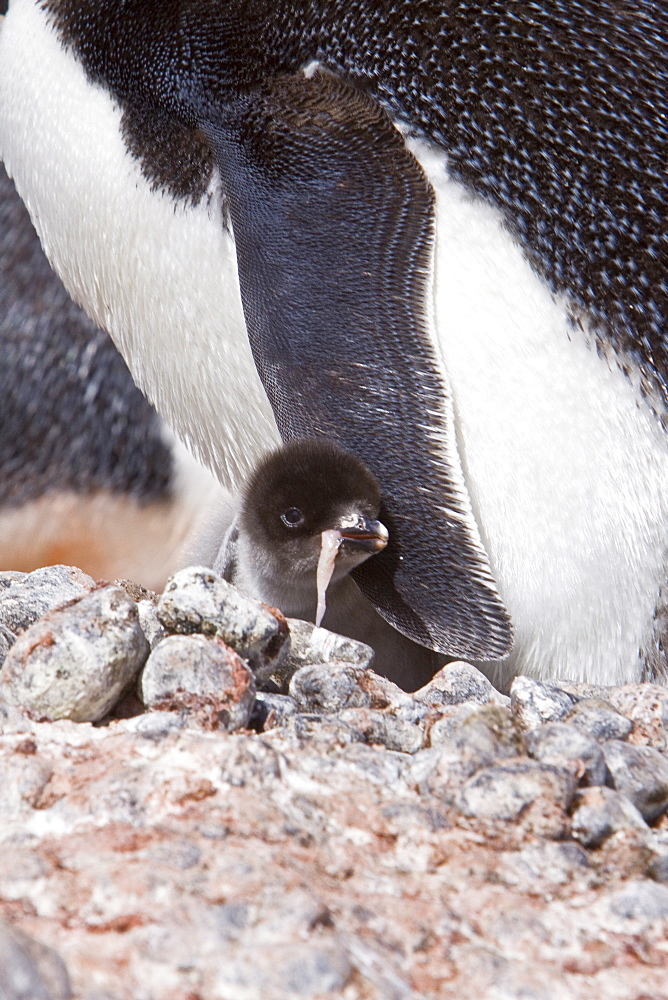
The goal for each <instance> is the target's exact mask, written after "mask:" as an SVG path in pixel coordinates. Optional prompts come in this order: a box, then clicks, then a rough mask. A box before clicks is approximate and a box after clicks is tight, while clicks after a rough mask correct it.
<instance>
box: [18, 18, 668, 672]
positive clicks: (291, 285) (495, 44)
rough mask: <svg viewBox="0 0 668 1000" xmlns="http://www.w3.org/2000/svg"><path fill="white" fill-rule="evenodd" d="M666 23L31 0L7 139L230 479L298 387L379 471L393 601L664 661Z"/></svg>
mask: <svg viewBox="0 0 668 1000" xmlns="http://www.w3.org/2000/svg"><path fill="white" fill-rule="evenodd" d="M667 24H668V14H667V13H666V12H665V11H664V10H663V8H662V7H661V6H660V5H657V4H655V3H651V2H649V0H640V2H633V3H632V2H630V0H627V2H623V0H622V2H615V3H612V2H609V0H584V2H583V3H579V4H577V5H571V4H567V3H563V2H560V0H549V2H548V0H537V2H535V3H532V4H530V5H528V6H527V5H518V4H514V3H512V2H509V0H505V2H504V0H486V2H484V0H480V2H477V3H470V2H467V3H464V2H461V3H460V2H453V3H449V2H448V3H445V2H443V0H441V2H433V0H432V2H429V0H427V2H422V3H419V4H416V3H414V2H400V3H396V2H392V3H390V2H389V0H388V2H375V0H374V2H373V3H372V2H370V0H350V2H343V0H342V2H337V3H332V2H331V0H315V2H314V0H308V2H307V0H297V2H295V0H290V2H287V0H278V2H271V3H270V2H265V0H255V2H251V3H248V2H241V0H218V2H217V0H181V2H178V0H160V2H158V0H129V2H125V3H123V4H118V3H117V2H115V0H11V2H10V5H9V11H8V14H7V16H6V18H5V25H4V27H3V29H2V33H1V35H0V109H1V110H0V151H1V152H2V155H3V157H4V159H5V160H6V163H7V166H8V169H9V171H10V172H11V173H12V175H13V176H14V177H15V180H16V183H17V187H18V189H19V191H20V193H21V195H22V197H24V199H25V200H26V203H27V205H28V207H29V209H30V211H31V213H32V215H33V217H34V219H35V222H36V225H37V228H38V231H39V232H40V235H41V238H42V241H43V244H44V246H45V249H46V251H47V254H48V255H49V257H50V259H51V260H52V262H53V264H54V266H55V267H56V269H57V270H58V271H59V272H60V273H61V274H62V276H63V279H64V281H65V283H66V285H67V287H68V288H69V290H70V292H71V293H72V294H73V295H74V297H75V298H76V299H78V300H79V301H81V302H82V303H84V304H85V306H86V308H87V309H88V310H89V312H90V313H91V315H92V316H93V317H94V318H95V319H97V320H98V322H100V323H102V324H103V325H104V326H105V327H106V328H107V329H108V330H109V331H110V332H111V334H112V336H113V337H114V338H115V340H116V342H117V343H118V345H119V346H120V349H121V351H122V352H123V353H124V355H125V357H126V358H127V360H128V363H129V366H130V368H131V371H132V372H133V375H134V377H135V378H136V380H137V381H138V383H139V384H140V386H141V387H142V388H143V389H144V390H145V391H146V392H147V394H148V395H149V397H150V398H151V399H152V400H153V402H154V403H155V404H156V406H157V407H158V409H159V410H161V411H162V412H163V413H164V414H165V415H166V416H167V418H168V419H169V420H170V422H171V423H172V424H173V425H174V426H175V427H176V429H177V430H178V432H179V433H180V434H181V435H182V436H183V437H184V439H185V440H186V441H188V442H189V443H191V445H192V446H193V447H194V448H196V450H197V451H198V453H199V454H200V456H201V457H202V458H204V460H205V461H207V462H208V463H209V464H210V465H211V466H212V467H213V468H215V469H216V470H217V471H218V473H219V475H221V476H223V477H224V476H226V475H230V476H236V475H238V473H239V471H243V470H245V468H246V467H247V465H249V464H252V462H253V461H254V459H255V457H256V456H257V454H258V453H259V452H260V451H262V450H264V449H265V448H266V445H267V443H268V441H269V440H270V439H272V438H273V437H274V436H275V429H274V423H273V421H272V413H273V417H274V418H275V422H276V424H277V426H278V429H279V431H280V433H281V435H282V436H283V437H284V438H292V437H295V436H298V435H308V434H316V435H321V436H327V437H331V438H333V439H334V440H336V441H338V442H339V443H340V444H341V445H343V446H344V447H347V448H349V449H350V450H352V451H354V452H356V453H358V454H359V455H360V456H361V457H362V458H363V459H364V461H365V462H366V463H367V465H368V466H369V467H370V468H371V469H372V470H373V471H374V472H375V474H376V475H377V477H378V479H379V481H380V484H381V489H382V493H383V497H384V498H386V502H385V509H384V510H382V511H381V517H382V520H383V522H384V523H385V524H387V526H388V528H389V531H390V537H391V539H392V543H391V544H390V545H389V546H388V548H387V550H386V551H385V552H383V553H381V554H380V555H378V556H377V557H376V558H374V559H373V560H371V561H370V562H369V563H367V564H365V565H364V566H362V567H360V568H359V569H358V570H356V571H355V572H356V578H357V580H358V582H359V584H360V586H361V587H362V589H363V590H364V592H365V593H366V594H367V595H368V596H369V597H370V598H371V599H372V600H373V602H374V603H375V604H376V606H377V607H378V608H379V610H380V611H381V613H382V614H383V616H384V617H385V618H387V619H388V620H389V621H391V622H392V623H393V624H394V625H396V626H397V627H398V628H399V629H401V630H402V631H403V632H405V633H406V634H407V635H409V636H410V637H411V638H414V639H416V640H417V641H419V642H422V643H424V644H425V645H428V646H432V647H433V648H436V649H439V650H441V651H443V652H445V653H448V654H451V655H457V656H465V657H468V658H472V659H475V660H477V661H485V662H488V663H489V664H490V669H491V670H493V671H494V670H495V671H496V674H497V676H498V677H499V678H501V680H503V679H506V680H507V678H508V677H509V676H511V675H512V674H513V673H514V672H516V671H517V670H520V669H521V670H524V671H526V672H530V673H533V674H534V675H537V676H545V675H567V676H570V677H575V678H582V679H588V680H590V681H593V682H602V683H606V682H607V683H612V682H616V681H622V680H631V679H634V678H635V679H637V678H640V677H649V676H656V675H660V674H662V673H663V671H664V670H665V653H664V649H663V618H664V617H665V613H664V605H663V598H662V591H663V587H664V582H665V579H666V525H667V524H668V490H666V485H667V481H668V455H667V453H666V440H665V433H664V428H663V421H664V412H665V411H664V407H665V397H666V364H665V341H664V335H665V316H666V298H667V296H668V289H667V281H666V258H667V254H666V250H667V235H666V226H665V217H666V204H667V201H668V199H667V197H666V186H667V180H666V171H665V162H666V135H667V128H668V126H667V122H668V100H667V96H666V86H667V85H666V80H667V79H668V73H667V72H666V69H667V67H666V52H667V51H668V47H667V44H666V26H667ZM242 308H243V313H242ZM244 320H245V322H244ZM247 338H248V339H247ZM249 342H250V347H249ZM251 350H252V355H251ZM252 359H254V362H255V365H253V360H252ZM256 371H257V373H259V379H260V380H261V382H260V381H259V380H258V377H257V374H256ZM262 387H263V388H264V390H265V392H264V393H263V391H262ZM265 393H266V395H265ZM267 400H268V402H267ZM268 403H269V404H270V406H269V405H268ZM511 622H512V624H511ZM513 626H514V646H513ZM511 648H512V652H511Z"/></svg>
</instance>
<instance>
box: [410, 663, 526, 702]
mask: <svg viewBox="0 0 668 1000" xmlns="http://www.w3.org/2000/svg"><path fill="white" fill-rule="evenodd" d="M413 697H414V698H415V699H416V701H421V702H424V703H425V704H426V705H461V704H462V703H463V702H477V703H478V704H481V705H484V704H487V703H488V702H493V703H494V704H497V705H509V704H510V699H509V698H508V697H507V696H506V695H503V694H501V693H500V692H499V691H497V690H496V688H495V687H494V685H493V684H492V683H491V681H489V680H488V679H487V677H485V675H484V674H483V673H481V671H480V670H477V669H476V668H475V667H472V666H471V664H470V663H465V662H464V661H463V660H456V661H454V662H453V663H447V664H446V665H445V666H444V667H441V669H440V670H439V671H438V673H436V674H434V676H433V677H432V679H431V680H430V681H429V683H428V684H425V686H424V687H422V688H420V689H419V690H418V691H416V692H415V693H414V695H413Z"/></svg>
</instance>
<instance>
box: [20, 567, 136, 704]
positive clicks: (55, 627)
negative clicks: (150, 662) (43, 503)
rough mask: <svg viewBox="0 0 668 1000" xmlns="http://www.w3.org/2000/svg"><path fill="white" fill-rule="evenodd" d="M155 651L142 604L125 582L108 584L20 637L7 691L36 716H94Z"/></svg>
mask: <svg viewBox="0 0 668 1000" xmlns="http://www.w3.org/2000/svg"><path fill="white" fill-rule="evenodd" d="M31 575H32V574H31ZM148 652H149V646H148V642H147V640H146V638H145V636H144V633H143V632H142V629H141V626H140V624H139V617H138V614H137V606H136V604H135V602H134V601H133V600H132V599H131V598H130V597H128V596H127V594H126V593H125V592H124V591H123V590H122V589H121V588H120V587H115V586H106V587H100V588H98V589H97V590H95V591H93V592H92V593H90V594H88V595H87V596H86V597H82V598H80V599H79V600H78V601H75V602H73V603H71V604H69V605H68V606H67V607H65V608H62V609H60V610H56V611H50V612H49V613H48V614H46V615H45V616H44V617H43V618H41V619H39V620H38V621H37V622H35V624H34V625H31V626H30V628H28V629H26V631H25V632H23V633H22V634H21V635H20V636H19V638H18V639H17V641H16V642H15V644H14V645H13V646H12V648H11V649H10V651H9V653H8V654H7V657H6V659H5V662H4V665H3V668H2V670H1V671H0V692H1V693H2V697H3V698H5V699H6V700H7V701H10V702H12V703H13V704H15V705H18V706H20V707H21V708H22V709H24V710H25V711H26V712H28V713H29V714H30V715H32V716H33V717H34V718H38V719H39V718H45V719H73V720H75V721H77V722H94V721H97V720H98V719H102V718H103V717H104V716H105V715H106V714H107V712H108V711H109V710H110V709H111V708H112V706H113V705H114V704H115V703H116V702H117V701H118V699H119V698H120V696H121V694H122V693H123V691H124V690H125V689H126V688H127V687H128V685H129V684H130V683H131V682H132V680H133V678H134V677H135V676H136V675H137V673H138V671H139V670H140V669H141V667H142V666H143V664H144V661H145V660H146V657H147V655H148Z"/></svg>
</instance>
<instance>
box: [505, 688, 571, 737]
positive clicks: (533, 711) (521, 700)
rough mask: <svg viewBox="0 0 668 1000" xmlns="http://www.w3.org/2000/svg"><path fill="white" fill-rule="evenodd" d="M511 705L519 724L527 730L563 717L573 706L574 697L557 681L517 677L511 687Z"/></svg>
mask: <svg viewBox="0 0 668 1000" xmlns="http://www.w3.org/2000/svg"><path fill="white" fill-rule="evenodd" d="M510 705H511V708H512V711H513V715H514V716H515V718H516V719H517V723H518V725H519V726H520V728H521V729H525V730H526V729H535V728H536V726H541V725H543V723H545V722H557V721H558V720H559V719H563V718H564V716H566V715H568V713H569V712H570V711H571V709H572V708H573V699H572V697H571V696H570V695H569V694H567V693H566V692H565V691H563V690H562V689H561V688H560V687H559V685H558V684H557V683H553V682H550V681H536V680H534V679H533V678H531V677H516V678H515V680H514V681H513V683H512V686H511V688H510Z"/></svg>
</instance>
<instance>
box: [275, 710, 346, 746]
mask: <svg viewBox="0 0 668 1000" xmlns="http://www.w3.org/2000/svg"><path fill="white" fill-rule="evenodd" d="M284 729H285V731H287V732H288V733H292V734H294V736H295V737H296V739H297V740H299V742H300V743H305V742H308V743H309V744H311V745H312V746H313V748H314V749H315V750H317V751H318V752H322V753H326V752H328V750H331V749H334V748H336V747H342V746H347V745H348V744H350V743H357V742H359V741H360V740H361V739H363V734H362V733H361V732H360V731H359V730H355V728H354V727H353V726H349V725H347V724H346V723H345V722H343V720H342V719H341V718H340V716H339V715H316V714H314V713H309V712H298V713H297V714H296V715H294V716H292V717H291V718H289V719H288V720H287V723H286V725H285V727H284Z"/></svg>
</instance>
